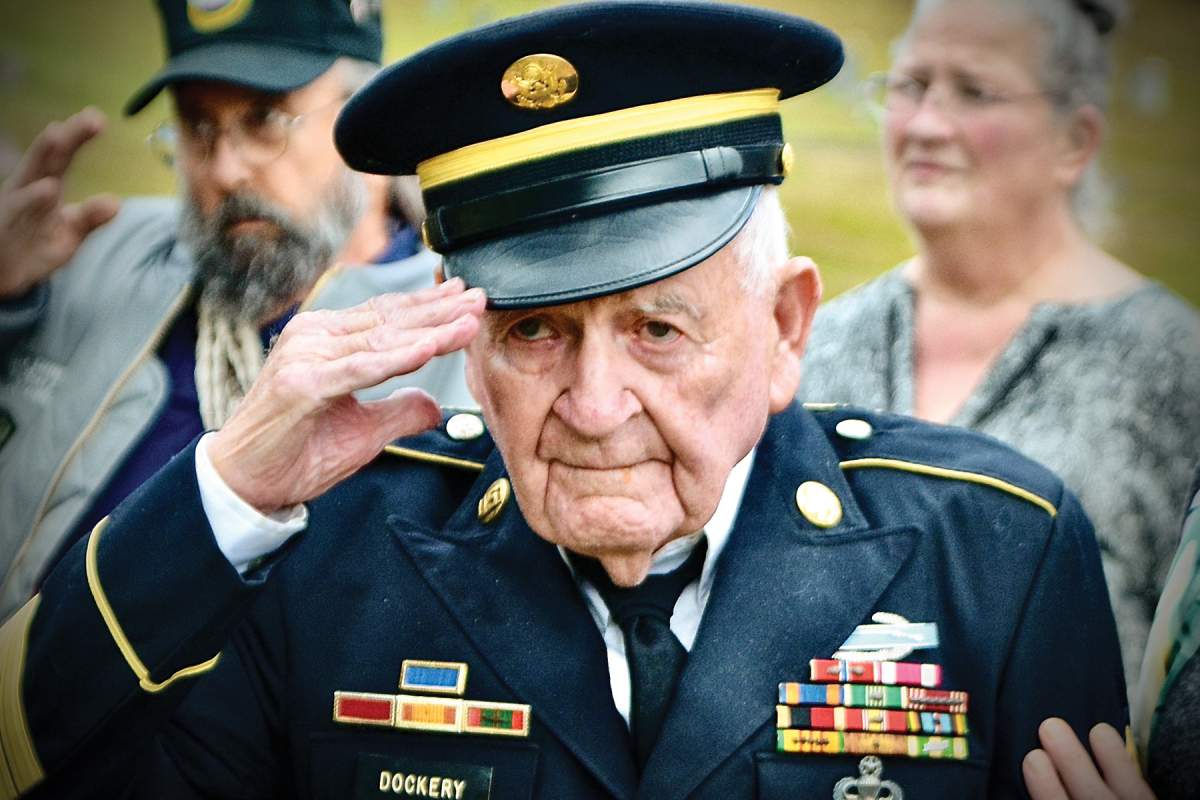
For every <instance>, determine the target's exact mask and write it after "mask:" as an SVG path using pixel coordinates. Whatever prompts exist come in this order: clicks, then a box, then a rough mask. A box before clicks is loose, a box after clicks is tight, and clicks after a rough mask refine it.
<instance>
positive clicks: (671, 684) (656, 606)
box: [571, 538, 708, 768]
mask: <svg viewBox="0 0 1200 800" xmlns="http://www.w3.org/2000/svg"><path fill="white" fill-rule="evenodd" d="M707 552H708V541H707V540H706V539H704V538H701V539H700V541H699V542H697V543H696V546H695V547H694V548H693V549H692V552H691V554H690V555H689V556H688V557H687V560H686V561H684V562H683V564H681V565H680V566H678V567H676V568H675V570H674V571H672V572H668V573H666V574H665V575H650V576H648V577H647V578H646V580H644V581H642V582H641V583H640V584H638V585H637V586H633V587H630V588H628V589H625V588H622V587H620V586H617V585H616V584H614V583H613V582H612V580H611V579H610V578H609V577H608V573H607V572H605V571H604V567H602V566H601V565H600V562H598V561H596V560H595V559H592V558H585V557H583V556H579V555H572V558H571V562H572V563H573V564H574V565H575V569H576V570H578V571H579V573H580V574H582V575H583V576H584V577H585V578H587V579H588V580H589V581H591V582H592V584H593V585H594V586H595V587H596V589H597V590H599V592H600V596H601V597H603V598H604V602H605V604H607V605H608V610H609V613H610V614H612V617H613V619H614V620H616V623H617V624H618V625H620V626H621V630H622V631H623V632H624V634H625V653H626V656H627V657H628V659H629V679H630V683H631V684H632V686H631V688H632V690H633V697H632V703H631V709H630V711H631V717H632V725H631V727H632V729H633V746H634V750H635V751H636V752H637V759H638V765H639V766H640V767H642V768H644V767H645V766H646V762H647V761H648V760H649V759H650V751H651V750H653V749H654V743H655V742H656V741H658V734H659V731H660V730H662V724H663V720H665V719H666V717H667V709H668V708H669V707H670V705H671V697H672V696H673V695H674V694H675V684H676V682H677V681H678V680H679V673H681V672H683V664H684V662H685V661H686V660H687V650H685V649H684V648H683V645H682V644H680V643H679V640H678V639H676V638H675V634H674V633H672V632H671V613H672V612H673V611H674V610H675V601H676V600H678V599H679V593H680V592H682V591H683V588H684V587H685V586H687V585H688V584H689V583H691V582H692V581H694V580H695V579H696V578H697V577H699V575H700V570H701V569H702V568H703V567H704V556H705V553H707Z"/></svg>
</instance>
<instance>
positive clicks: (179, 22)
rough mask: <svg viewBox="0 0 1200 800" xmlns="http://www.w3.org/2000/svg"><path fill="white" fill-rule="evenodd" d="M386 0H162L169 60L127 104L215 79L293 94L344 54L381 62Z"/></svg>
mask: <svg viewBox="0 0 1200 800" xmlns="http://www.w3.org/2000/svg"><path fill="white" fill-rule="evenodd" d="M379 4H380V0H158V8H159V12H160V14H161V17H162V23H163V32H164V34H165V36H166V44H167V56H168V57H167V63H166V64H164V65H163V67H162V69H160V70H159V71H158V73H157V74H156V75H155V76H154V77H153V78H151V79H150V81H149V82H148V83H146V85H144V86H142V88H140V89H138V90H137V92H136V93H134V95H133V97H131V98H129V102H127V103H126V104H125V114H126V115H133V114H136V113H137V112H139V111H141V110H142V109H143V108H145V107H146V105H147V104H148V103H149V102H150V101H151V100H153V99H154V98H155V96H156V95H157V94H158V93H159V92H160V91H162V90H163V88H164V87H166V86H168V85H169V84H172V83H176V82H178V81H189V80H209V81H221V82H224V83H232V84H237V85H239V86H248V87H250V88H253V89H261V90H262V91H266V92H290V91H293V90H295V89H299V88H300V87H301V86H304V85H306V84H308V83H311V82H312V81H314V80H316V79H317V78H318V77H320V76H321V75H322V74H323V73H324V72H325V71H326V70H327V69H329V67H330V66H332V65H333V62H334V61H336V60H337V59H338V58H339V57H341V56H349V57H351V58H357V59H362V60H364V61H372V62H375V63H377V64H378V63H379V62H380V60H381V59H382V56H383V32H382V28H381V24H380V15H379Z"/></svg>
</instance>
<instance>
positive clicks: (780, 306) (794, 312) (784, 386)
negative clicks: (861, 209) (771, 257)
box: [770, 257, 821, 414]
mask: <svg viewBox="0 0 1200 800" xmlns="http://www.w3.org/2000/svg"><path fill="white" fill-rule="evenodd" d="M776 276H777V277H776V280H777V281H778V286H779V288H778V291H777V293H776V295H775V325H776V327H777V329H778V331H779V338H778V340H777V341H776V343H775V355H774V359H773V361H772V366H771V387H770V400H771V413H772V414H774V413H776V412H777V411H782V410H783V409H785V408H787V406H788V405H789V404H790V403H791V402H792V400H793V399H794V398H795V397H796V391H797V390H798V389H799V388H800V359H801V358H802V357H803V355H804V345H805V343H806V342H807V341H808V334H809V331H811V330H812V321H813V315H814V314H815V313H816V311H817V304H818V303H820V302H821V275H820V273H818V272H817V265H816V264H814V263H813V262H812V260H811V259H808V258H802V257H800V258H793V259H791V260H790V261H788V262H787V263H786V264H784V265H783V266H782V267H780V268H779V269H778V270H777V271H776Z"/></svg>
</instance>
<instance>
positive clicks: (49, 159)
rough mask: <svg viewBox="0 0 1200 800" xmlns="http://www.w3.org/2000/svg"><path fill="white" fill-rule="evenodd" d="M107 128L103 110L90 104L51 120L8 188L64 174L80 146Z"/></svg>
mask: <svg viewBox="0 0 1200 800" xmlns="http://www.w3.org/2000/svg"><path fill="white" fill-rule="evenodd" d="M103 129H104V114H102V113H101V112H100V110H99V109H98V108H95V107H93V106H88V107H87V108H85V109H83V110H82V111H80V112H79V113H77V114H75V115H74V116H72V117H70V118H68V119H66V120H64V121H63V122H51V123H50V124H49V125H47V126H46V127H45V128H44V129H42V132H41V133H39V134H38V136H37V138H36V139H34V140H33V144H31V145H30V146H29V149H28V150H27V151H25V155H24V156H22V157H21V160H20V161H18V162H17V167H16V169H15V170H14V171H13V174H12V175H11V176H10V177H9V179H8V181H6V186H5V188H8V189H19V188H21V187H23V186H27V185H29V184H31V183H33V182H34V181H37V180H40V179H42V178H45V177H62V176H63V175H65V174H66V171H67V168H68V167H69V166H71V162H72V161H73V160H74V158H75V154H76V153H77V152H78V151H79V148H81V147H83V145H85V144H86V143H87V142H88V141H90V140H91V139H93V138H95V137H96V136H97V135H99V133H100V131H102V130H103Z"/></svg>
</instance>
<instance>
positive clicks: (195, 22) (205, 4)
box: [187, 0, 254, 33]
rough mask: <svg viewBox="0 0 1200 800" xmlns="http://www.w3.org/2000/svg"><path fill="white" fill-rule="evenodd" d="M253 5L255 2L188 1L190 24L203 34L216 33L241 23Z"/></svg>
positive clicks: (252, 0) (245, 0)
mask: <svg viewBox="0 0 1200 800" xmlns="http://www.w3.org/2000/svg"><path fill="white" fill-rule="evenodd" d="M252 5H254V0H188V4H187V16H188V22H190V23H192V27H193V28H195V29H196V30H198V31H200V32H201V33H216V32H217V31H223V30H225V29H226V28H229V27H231V26H233V25H236V24H238V23H239V22H241V21H242V18H243V17H245V16H246V13H247V12H248V11H249V10H250V7H251V6H252Z"/></svg>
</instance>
